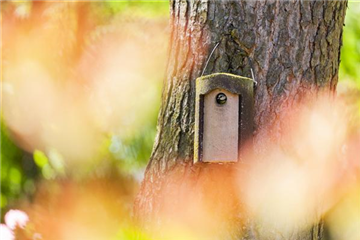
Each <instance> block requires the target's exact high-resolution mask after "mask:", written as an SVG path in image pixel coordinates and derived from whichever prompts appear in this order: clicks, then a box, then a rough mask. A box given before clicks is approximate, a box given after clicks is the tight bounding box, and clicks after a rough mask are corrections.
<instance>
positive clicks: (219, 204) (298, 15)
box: [135, 0, 347, 240]
mask: <svg viewBox="0 0 360 240" xmlns="http://www.w3.org/2000/svg"><path fill="white" fill-rule="evenodd" d="M346 7H347V2H346V1H279V0H278V1H275V0H270V1H240V0H239V1H220V0H218V1H207V0H194V1H192V0H180V1H171V3H170V13H171V16H170V19H171V20H170V24H171V39H170V53H169V60H168V67H167V72H166V79H165V81H164V87H163V95H162V106H161V110H160V113H159V117H158V133H157V137H156V140H155V144H154V147H153V152H152V156H151V159H150V162H149V164H148V167H147V170H146V173H145V179H144V181H143V183H142V186H141V190H140V193H139V195H138V198H137V200H136V203H135V213H136V216H137V218H139V219H141V220H142V221H144V222H147V221H148V222H152V223H157V224H158V225H159V227H161V225H162V221H163V220H160V215H161V214H162V213H163V212H164V211H166V210H165V209H167V208H168V209H178V208H183V209H186V203H187V201H193V200H194V199H193V198H194V196H192V197H191V199H189V198H188V197H186V196H184V195H187V196H188V195H189V194H188V191H190V192H193V193H197V195H196V196H197V198H201V199H203V200H204V199H205V201H206V202H207V203H209V204H210V206H211V210H210V211H211V213H212V214H214V216H218V215H219V214H220V215H222V214H223V215H224V216H225V215H231V216H232V217H230V219H229V220H228V221H229V222H228V223H224V224H225V225H226V224H227V225H238V228H237V229H238V230H236V231H229V233H228V234H227V236H226V235H223V237H222V239H263V238H262V237H261V230H259V229H257V228H256V227H254V226H253V225H252V223H251V222H252V220H251V219H248V218H247V217H246V214H245V213H243V211H244V209H243V206H242V204H241V203H240V202H239V200H236V198H235V197H234V192H233V191H235V190H234V189H233V185H232V184H231V183H232V182H233V181H234V175H233V172H234V169H233V168H234V167H232V165H229V166H228V165H226V164H225V165H213V164H209V165H201V164H200V165H197V164H193V143H194V142H193V138H194V117H195V113H194V109H195V79H196V78H198V77H199V76H200V75H201V74H202V71H203V70H204V67H205V64H206V61H207V59H208V58H209V55H210V53H211V52H212V50H214V48H215V46H216V45H217V44H218V46H217V47H216V49H215V50H214V52H213V55H212V56H211V57H210V60H209V63H208V65H207V67H206V69H205V72H204V75H207V74H211V73H215V72H224V73H232V74H236V75H242V76H247V77H250V76H251V73H250V66H251V65H252V66H253V69H254V73H255V78H256V80H257V81H258V85H257V88H256V91H255V118H254V123H255V131H254V149H255V151H256V152H257V153H261V151H262V149H264V148H265V147H266V142H267V141H269V140H270V141H276V139H277V137H278V136H279V135H281V129H282V124H283V123H282V122H281V119H279V117H278V116H279V114H280V113H281V112H282V111H284V110H285V109H286V108H288V107H291V106H292V105H293V104H295V103H296V102H298V101H300V100H301V99H302V98H303V96H305V94H308V93H314V94H316V93H318V92H319V91H323V90H330V91H331V92H334V91H335V89H336V84H337V81H338V69H339V63H340V47H341V38H342V27H343V24H344V17H345V12H346ZM247 56H249V57H250V59H252V61H251V62H252V64H250V62H249V60H248V58H247ZM270 129H272V130H270ZM274 129H275V130H274ZM224 172H226V174H224ZM223 185H226V186H228V187H227V188H226V190H225V189H224V188H223V187H222V186H223ZM207 188H211V189H212V190H213V191H211V193H209V192H207V191H206V189H207ZM190 195H191V194H190ZM173 217H175V216H173ZM222 220H224V219H222ZM219 228H221V227H219ZM225 228H226V227H225ZM321 229H322V227H321V224H319V225H316V226H314V227H313V228H311V229H307V230H303V231H295V230H294V234H293V236H292V237H291V239H299V240H300V239H301V240H304V239H321V237H322V230H321ZM214 231H216V230H214ZM273 234H274V235H273V236H272V237H270V238H267V239H283V238H282V237H281V235H277V234H276V233H273ZM284 239H286V238H284Z"/></svg>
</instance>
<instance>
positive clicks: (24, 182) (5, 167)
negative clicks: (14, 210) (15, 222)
mask: <svg viewBox="0 0 360 240" xmlns="http://www.w3.org/2000/svg"><path fill="white" fill-rule="evenodd" d="M37 177H38V168H37V167H36V166H35V164H34V161H32V156H31V154H28V153H26V152H24V151H23V150H21V149H20V148H19V147H18V146H16V145H15V144H14V142H13V141H12V140H11V139H10V137H9V132H8V130H7V128H6V126H5V125H4V122H3V121H2V122H1V199H0V201H1V202H0V204H1V210H2V216H1V217H3V214H4V210H5V209H6V208H9V207H11V206H14V204H16V200H17V199H19V198H20V197H22V198H30V197H31V195H32V194H33V193H34V192H35V181H36V180H37Z"/></svg>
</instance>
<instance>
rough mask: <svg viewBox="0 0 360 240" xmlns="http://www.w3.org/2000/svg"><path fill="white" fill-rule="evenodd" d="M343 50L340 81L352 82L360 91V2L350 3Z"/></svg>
mask: <svg viewBox="0 0 360 240" xmlns="http://www.w3.org/2000/svg"><path fill="white" fill-rule="evenodd" d="M348 7H349V8H348V10H347V12H346V18H345V27H344V32H343V46H342V49H341V64H340V73H339V74H340V81H341V80H350V81H352V82H354V83H355V84H356V86H357V88H358V89H360V24H359V16H360V2H349V6H348Z"/></svg>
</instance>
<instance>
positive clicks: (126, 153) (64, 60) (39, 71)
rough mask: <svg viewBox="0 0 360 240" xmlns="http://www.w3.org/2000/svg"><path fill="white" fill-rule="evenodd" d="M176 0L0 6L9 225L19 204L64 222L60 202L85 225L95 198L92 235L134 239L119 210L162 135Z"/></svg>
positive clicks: (345, 59) (352, 73) (351, 43)
mask: <svg viewBox="0 0 360 240" xmlns="http://www.w3.org/2000/svg"><path fill="white" fill-rule="evenodd" d="M168 4H169V3H168V2H166V1H164V2H138V1H137V2H110V1H107V2H77V3H76V2H68V3H61V2H59V3H55V2H31V1H29V2H22V3H21V2H15V1H14V2H12V1H6V2H1V7H2V9H1V26H2V41H1V49H2V73H1V74H2V113H1V201H0V206H1V222H3V218H4V214H5V213H6V211H7V210H9V209H12V208H22V209H27V210H28V213H29V214H30V216H32V217H33V218H36V214H40V213H41V214H42V216H52V218H54V219H55V218H56V219H57V220H56V221H57V222H58V223H54V225H56V224H59V222H61V221H65V219H66V216H62V213H61V212H60V211H59V209H58V207H59V206H62V207H64V206H67V207H68V208H69V209H70V210H69V211H72V213H73V215H72V216H73V217H74V219H75V220H74V222H72V223H67V225H66V226H67V227H68V228H70V226H72V227H73V228H75V227H76V226H77V225H76V222H77V223H78V222H82V223H83V222H84V219H82V216H83V215H82V214H81V211H82V209H79V207H78V208H77V207H76V206H85V207H84V209H85V208H86V206H90V205H91V206H96V207H94V208H93V209H92V211H91V213H90V214H92V216H93V217H94V218H101V219H104V218H106V219H111V220H108V221H107V222H108V226H107V227H106V228H99V227H97V228H96V227H94V229H95V228H96V229H97V230H96V231H99V232H98V233H92V235H96V234H100V235H103V236H107V235H111V233H112V232H115V233H116V234H117V236H125V235H126V236H130V235H131V231H128V230H123V232H118V229H119V228H118V226H119V224H128V223H125V221H124V219H121V218H122V217H121V216H124V218H125V216H128V215H129V213H130V211H131V207H132V206H131V204H132V201H133V199H134V194H135V193H136V191H137V188H138V185H139V182H140V181H141V179H142V176H143V172H144V169H145V167H146V163H147V161H148V159H149V156H150V153H151V149H152V144H153V140H154V137H155V133H156V119H157V113H158V110H159V107H160V97H161V87H162V81H163V79H164V74H165V67H166V54H167V46H168V41H169V29H168V21H169V6H168ZM359 16H360V3H356V2H350V3H349V8H348V11H347V15H346V24H345V27H344V34H343V48H342V53H341V65H340V82H339V84H338V94H339V95H340V96H342V97H344V99H345V101H346V102H347V103H348V105H349V106H352V108H353V109H354V111H357V112H360V24H359V21H358V18H359ZM357 120H358V119H355V120H354V121H357ZM76 193H78V194H76ZM94 195H98V196H102V197H99V198H94ZM111 200H113V201H111ZM344 201H356V199H355V200H354V199H353V198H350V200H349V199H347V200H344ZM70 202H72V203H73V204H69V203H70ZM100 206H101V207H100ZM346 206H347V205H345V208H346ZM84 211H85V210H84ZM337 211H340V210H336V208H335V210H334V211H333V212H334V214H335V215H331V216H330V217H329V219H330V220H329V222H330V223H331V221H332V220H331V219H332V218H331V217H333V218H337V217H336V214H337ZM334 216H335V217H334ZM36 219H37V222H35V223H34V224H35V225H36V224H38V225H41V224H42V223H43V222H42V221H45V220H44V219H46V221H48V218H45V217H43V218H41V217H40V218H39V217H38V218H36ZM54 221H55V220H54ZM96 224H98V223H97V222H95V221H94V222H90V223H89V222H87V223H86V224H85V225H82V226H87V228H86V229H89V226H95V225H96ZM96 226H98V225H96ZM109 228H110V229H111V230H112V231H109ZM54 229H55V228H54ZM54 229H51V231H52V230H54ZM79 229H80V230H79ZM86 229H85V228H84V229H82V228H81V227H80V226H77V231H76V232H78V233H79V234H80V235H81V234H82V232H81V231H85V232H86V231H87V230H86ZM123 229H126V228H123ZM49 231H50V230H49ZM57 231H59V234H60V232H61V233H62V234H66V232H67V231H64V229H57ZM94 231H95V230H94ZM70 232H71V231H70ZM42 234H44V235H45V236H46V233H42ZM48 234H50V233H48ZM332 234H333V235H334V234H337V233H336V232H335V233H332ZM50 235H51V234H50ZM50 235H49V236H50ZM80 235H79V236H80ZM89 235H91V234H89ZM64 239H66V236H65V235H64ZM72 239H76V238H72ZM88 239H91V238H88ZM94 239H95V238H94ZM103 239H105V238H103ZM119 239H121V238H119ZM124 239H125V238H124ZM339 239H340V238H339Z"/></svg>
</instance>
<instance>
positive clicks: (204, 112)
mask: <svg viewBox="0 0 360 240" xmlns="http://www.w3.org/2000/svg"><path fill="white" fill-rule="evenodd" d="M253 89H254V82H253V80H252V79H250V78H246V77H241V76H236V75H232V74H227V73H215V74H211V75H207V76H203V77H200V78H198V79H196V103H195V139H194V162H195V163H196V162H207V163H228V162H237V161H239V160H240V158H241V148H242V146H243V145H244V143H245V141H247V140H249V139H251V137H252V134H253V111H254V110H253V109H254V100H253V91H254V90H253Z"/></svg>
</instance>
